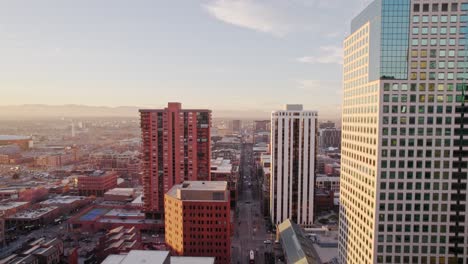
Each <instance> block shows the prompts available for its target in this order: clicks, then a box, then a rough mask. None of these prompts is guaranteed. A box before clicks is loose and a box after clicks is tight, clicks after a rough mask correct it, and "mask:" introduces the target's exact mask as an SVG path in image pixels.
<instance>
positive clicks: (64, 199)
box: [41, 195, 86, 204]
mask: <svg viewBox="0 0 468 264" xmlns="http://www.w3.org/2000/svg"><path fill="white" fill-rule="evenodd" d="M82 200H86V197H84V196H69V195H66V196H56V197H54V198H50V199H47V200H45V201H43V202H41V204H71V203H74V202H76V201H82Z"/></svg>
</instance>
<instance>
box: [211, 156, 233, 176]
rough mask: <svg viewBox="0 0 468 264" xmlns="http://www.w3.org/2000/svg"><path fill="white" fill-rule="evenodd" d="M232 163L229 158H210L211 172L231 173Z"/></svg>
mask: <svg viewBox="0 0 468 264" xmlns="http://www.w3.org/2000/svg"><path fill="white" fill-rule="evenodd" d="M231 172H232V164H231V160H228V159H223V158H221V157H220V158H217V159H212V160H211V173H231Z"/></svg>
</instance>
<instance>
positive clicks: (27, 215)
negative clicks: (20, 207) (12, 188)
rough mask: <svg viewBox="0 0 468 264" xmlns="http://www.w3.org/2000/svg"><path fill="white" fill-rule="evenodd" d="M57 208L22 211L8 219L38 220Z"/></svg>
mask: <svg viewBox="0 0 468 264" xmlns="http://www.w3.org/2000/svg"><path fill="white" fill-rule="evenodd" d="M57 209H58V207H57V206H48V207H42V208H38V209H28V210H24V211H21V212H18V213H16V214H14V215H12V216H10V217H8V218H12V219H37V218H40V217H42V216H44V215H46V214H48V213H50V212H52V211H54V210H57Z"/></svg>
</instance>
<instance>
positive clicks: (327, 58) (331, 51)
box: [297, 46, 343, 64]
mask: <svg viewBox="0 0 468 264" xmlns="http://www.w3.org/2000/svg"><path fill="white" fill-rule="evenodd" d="M319 54H320V55H315V56H305V57H300V58H298V59H297V61H299V62H302V63H310V64H343V49H342V47H338V46H322V47H320V48H319Z"/></svg>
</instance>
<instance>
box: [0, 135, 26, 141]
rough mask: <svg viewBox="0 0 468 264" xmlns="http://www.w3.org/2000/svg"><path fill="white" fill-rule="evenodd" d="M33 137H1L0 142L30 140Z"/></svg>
mask: <svg viewBox="0 0 468 264" xmlns="http://www.w3.org/2000/svg"><path fill="white" fill-rule="evenodd" d="M30 139H31V137H28V136H18V135H0V140H30Z"/></svg>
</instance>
